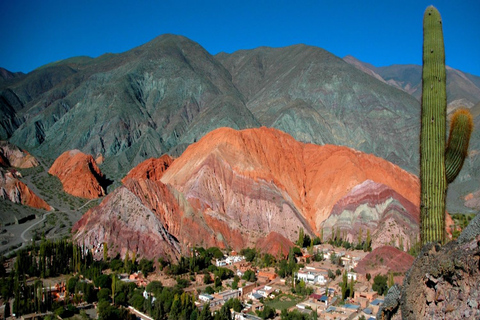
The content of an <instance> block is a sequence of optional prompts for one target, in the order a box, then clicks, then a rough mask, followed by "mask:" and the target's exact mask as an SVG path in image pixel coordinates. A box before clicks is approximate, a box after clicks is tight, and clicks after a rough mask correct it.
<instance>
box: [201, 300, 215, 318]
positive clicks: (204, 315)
mask: <svg viewBox="0 0 480 320" xmlns="http://www.w3.org/2000/svg"><path fill="white" fill-rule="evenodd" d="M198 320H213V317H212V311H210V304H209V303H207V304H206V305H204V306H203V309H202V311H201V312H200V315H199V316H198Z"/></svg>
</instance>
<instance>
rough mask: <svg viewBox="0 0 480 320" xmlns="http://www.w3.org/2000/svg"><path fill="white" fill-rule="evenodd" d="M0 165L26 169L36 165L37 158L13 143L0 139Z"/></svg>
mask: <svg viewBox="0 0 480 320" xmlns="http://www.w3.org/2000/svg"><path fill="white" fill-rule="evenodd" d="M0 166H2V167H10V166H11V167H15V168H21V169H26V168H31V167H36V166H38V160H37V159H35V157H34V156H32V155H31V154H29V153H28V152H26V151H22V150H21V149H20V148H18V147H17V146H15V145H13V144H11V143H8V142H6V141H0Z"/></svg>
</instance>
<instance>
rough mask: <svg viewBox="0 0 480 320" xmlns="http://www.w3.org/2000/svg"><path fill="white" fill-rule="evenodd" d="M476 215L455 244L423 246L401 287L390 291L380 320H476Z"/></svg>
mask: <svg viewBox="0 0 480 320" xmlns="http://www.w3.org/2000/svg"><path fill="white" fill-rule="evenodd" d="M479 279H480V215H477V216H476V218H475V219H474V220H472V221H471V223H470V224H469V226H468V227H467V228H465V230H464V231H463V232H462V234H461V236H460V237H459V238H458V240H456V241H451V242H449V243H447V244H446V245H445V246H443V247H441V246H439V245H438V244H427V245H425V246H424V247H423V249H422V251H421V253H420V254H419V256H418V257H417V259H416V260H415V262H414V264H413V266H412V268H410V270H409V272H408V273H407V276H406V277H405V281H404V283H403V287H402V288H399V287H394V288H391V289H390V291H389V293H388V295H387V297H386V299H385V304H384V307H383V310H380V312H379V314H378V315H377V318H381V319H391V318H393V319H400V317H401V318H402V319H426V318H429V319H480V281H479Z"/></svg>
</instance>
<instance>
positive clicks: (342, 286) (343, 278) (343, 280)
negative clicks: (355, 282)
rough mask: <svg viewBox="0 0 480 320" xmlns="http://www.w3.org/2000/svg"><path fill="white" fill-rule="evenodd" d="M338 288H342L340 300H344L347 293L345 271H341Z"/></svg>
mask: <svg viewBox="0 0 480 320" xmlns="http://www.w3.org/2000/svg"><path fill="white" fill-rule="evenodd" d="M340 288H341V290H342V300H345V299H346V298H347V297H348V295H347V293H348V292H347V290H348V277H347V271H345V272H344V273H343V276H342V282H341V284H340Z"/></svg>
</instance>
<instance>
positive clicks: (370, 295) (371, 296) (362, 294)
mask: <svg viewBox="0 0 480 320" xmlns="http://www.w3.org/2000/svg"><path fill="white" fill-rule="evenodd" d="M377 297H378V293H377V292H375V291H373V290H371V291H361V290H358V291H355V293H354V295H353V300H354V301H356V300H357V299H359V298H364V299H367V300H368V302H371V301H373V300H375V299H376V298H377Z"/></svg>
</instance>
